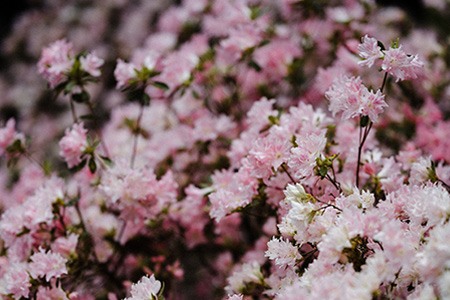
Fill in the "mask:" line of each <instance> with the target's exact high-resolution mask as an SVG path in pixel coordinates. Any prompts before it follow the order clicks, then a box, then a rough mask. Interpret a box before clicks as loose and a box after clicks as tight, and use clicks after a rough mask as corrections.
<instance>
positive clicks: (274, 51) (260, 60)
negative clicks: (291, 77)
mask: <svg viewBox="0 0 450 300" xmlns="http://www.w3.org/2000/svg"><path fill="white" fill-rule="evenodd" d="M300 54H301V51H300V48H299V47H297V45H296V44H295V43H294V42H292V41H289V40H286V41H284V40H274V41H272V43H270V44H267V45H265V46H262V47H261V48H258V49H256V50H255V53H254V59H255V62H256V63H257V64H258V65H259V66H260V67H261V68H262V69H263V70H264V71H265V72H267V74H268V75H269V76H271V77H275V78H281V77H284V76H286V75H287V73H288V71H289V69H288V68H289V65H290V64H291V63H292V62H293V61H294V58H296V57H297V56H299V55H300Z"/></svg>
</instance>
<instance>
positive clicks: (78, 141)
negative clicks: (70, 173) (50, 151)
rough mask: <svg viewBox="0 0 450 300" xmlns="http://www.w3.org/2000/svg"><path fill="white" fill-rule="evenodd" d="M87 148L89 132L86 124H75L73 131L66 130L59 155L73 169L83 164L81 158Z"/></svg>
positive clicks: (60, 144)
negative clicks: (85, 126)
mask: <svg viewBox="0 0 450 300" xmlns="http://www.w3.org/2000/svg"><path fill="white" fill-rule="evenodd" d="M87 146H88V144H87V130H86V129H85V128H84V124H83V123H78V124H73V126H72V128H71V129H69V128H67V129H66V132H65V135H64V137H63V138H62V139H61V140H60V141H59V147H60V151H59V155H61V156H62V157H63V158H64V160H65V161H66V163H67V165H68V166H69V168H72V167H74V166H76V165H78V164H79V163H80V162H81V156H82V155H83V152H84V150H86V148H87Z"/></svg>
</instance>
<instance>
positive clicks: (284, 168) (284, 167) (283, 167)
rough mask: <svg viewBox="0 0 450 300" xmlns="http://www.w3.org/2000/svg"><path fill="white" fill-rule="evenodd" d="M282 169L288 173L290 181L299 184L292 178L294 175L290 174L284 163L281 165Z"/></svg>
mask: <svg viewBox="0 0 450 300" xmlns="http://www.w3.org/2000/svg"><path fill="white" fill-rule="evenodd" d="M281 168H282V169H283V171H284V173H286V175H287V176H288V177H289V179H290V180H291V181H292V183H294V184H295V183H297V181H295V179H294V178H293V177H292V175H291V174H290V173H289V171H288V169H287V168H286V166H285V164H284V163H282V164H281Z"/></svg>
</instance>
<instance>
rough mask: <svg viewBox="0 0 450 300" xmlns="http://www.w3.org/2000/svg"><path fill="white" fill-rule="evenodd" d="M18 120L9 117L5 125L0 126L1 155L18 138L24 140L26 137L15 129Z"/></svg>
mask: <svg viewBox="0 0 450 300" xmlns="http://www.w3.org/2000/svg"><path fill="white" fill-rule="evenodd" d="M15 127H16V121H15V120H14V119H9V120H8V122H6V125H5V127H3V128H0V156H2V155H3V154H5V152H7V149H8V146H11V145H12V144H13V143H14V142H15V141H16V140H19V141H21V142H23V141H24V140H25V137H24V136H23V134H21V133H18V132H17V131H16V129H15Z"/></svg>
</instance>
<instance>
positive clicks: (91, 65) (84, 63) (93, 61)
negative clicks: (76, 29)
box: [80, 53, 105, 77]
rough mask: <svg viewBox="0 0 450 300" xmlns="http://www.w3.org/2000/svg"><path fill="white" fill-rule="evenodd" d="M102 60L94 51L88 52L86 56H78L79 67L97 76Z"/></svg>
mask: <svg viewBox="0 0 450 300" xmlns="http://www.w3.org/2000/svg"><path fill="white" fill-rule="evenodd" d="M104 62H105V61H104V60H103V59H101V58H100V57H98V56H97V55H95V54H94V53H89V54H88V55H86V56H82V57H80V64H81V68H82V69H83V70H84V71H86V72H87V73H89V74H90V75H91V76H94V77H99V76H100V75H101V71H100V67H101V66H102V65H103V63H104Z"/></svg>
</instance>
